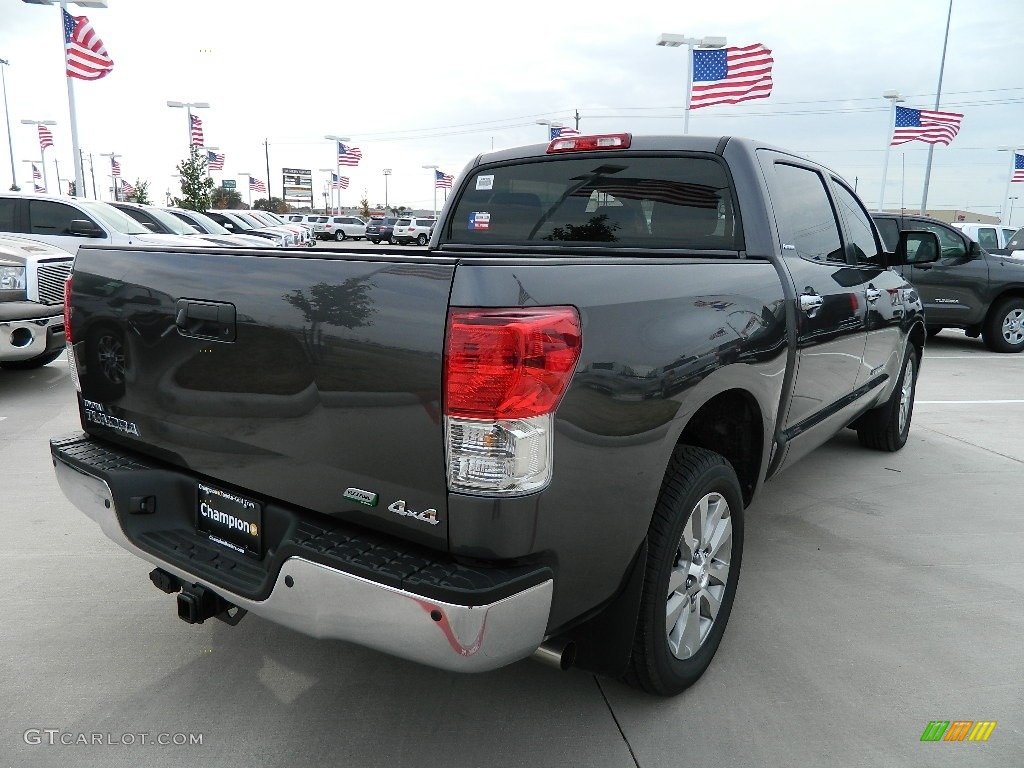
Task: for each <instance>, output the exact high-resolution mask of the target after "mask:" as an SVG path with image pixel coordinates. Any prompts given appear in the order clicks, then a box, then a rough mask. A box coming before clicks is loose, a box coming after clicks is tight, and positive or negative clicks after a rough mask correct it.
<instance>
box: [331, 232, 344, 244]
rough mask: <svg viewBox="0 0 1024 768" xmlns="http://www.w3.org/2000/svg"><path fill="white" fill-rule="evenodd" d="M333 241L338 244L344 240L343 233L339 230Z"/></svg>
mask: <svg viewBox="0 0 1024 768" xmlns="http://www.w3.org/2000/svg"><path fill="white" fill-rule="evenodd" d="M334 239H335V240H337V241H338V242H339V243H340V242H341V241H342V240H344V239H345V233H344V232H343V231H342V230H340V229H339V230H338V231H337V232H335V233H334Z"/></svg>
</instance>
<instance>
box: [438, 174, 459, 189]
mask: <svg viewBox="0 0 1024 768" xmlns="http://www.w3.org/2000/svg"><path fill="white" fill-rule="evenodd" d="M454 180H455V177H454V176H452V175H451V174H450V173H443V172H441V171H436V170H435V171H434V189H451V188H452V182H453V181H454Z"/></svg>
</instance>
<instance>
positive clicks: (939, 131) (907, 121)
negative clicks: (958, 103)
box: [889, 107, 964, 146]
mask: <svg viewBox="0 0 1024 768" xmlns="http://www.w3.org/2000/svg"><path fill="white" fill-rule="evenodd" d="M963 119H964V116H963V115H961V114H960V113H959V112H936V111H934V110H931V109H908V108H907V107H896V125H895V126H894V127H893V130H892V141H891V142H890V144H889V146H895V145H896V144H905V143H907V142H908V141H923V142H925V143H926V144H945V145H947V146H948V145H949V142H951V141H952V140H953V137H954V136H956V134H957V131H959V130H960V121H961V120H963Z"/></svg>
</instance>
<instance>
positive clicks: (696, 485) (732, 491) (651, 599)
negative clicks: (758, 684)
mask: <svg viewBox="0 0 1024 768" xmlns="http://www.w3.org/2000/svg"><path fill="white" fill-rule="evenodd" d="M647 547H648V557H647V566H646V574H645V580H644V588H643V595H642V597H641V602H640V615H639V617H638V618H637V626H636V634H635V636H634V639H633V654H632V657H631V659H630V666H629V669H628V671H627V673H626V677H625V680H626V682H627V683H629V684H630V685H633V686H634V687H637V688H641V689H643V690H645V691H647V692H648V693H654V694H659V695H661V696H675V695H676V694H678V693H680V692H682V691H684V690H685V689H686V688H689V687H690V686H691V685H693V684H694V683H695V682H697V680H698V679H699V678H700V676H701V675H702V674H704V671H705V670H706V669H707V668H708V665H709V664H711V659H712V658H714V655H715V652H716V651H717V650H718V646H719V644H720V643H721V642H722V636H723V635H724V634H725V627H726V624H727V623H728V621H729V614H730V612H731V611H732V604H733V600H734V599H735V597H736V585H737V583H738V582H739V576H740V563H741V560H742V557H743V496H742V494H741V493H740V484H739V480H738V479H737V477H736V472H735V471H734V470H733V468H732V465H731V464H729V462H728V461H726V460H725V458H723V457H722V456H720V455H719V454H717V453H713V452H712V451H708V450H705V449H703V448H694V447H691V446H680V447H678V448H677V449H676V450H675V453H674V454H673V455H672V461H671V462H670V463H669V467H668V471H667V472H666V474H665V480H664V482H663V483H662V488H661V495H660V496H659V498H658V503H657V506H656V507H655V510H654V516H653V518H652V519H651V526H650V529H649V530H648V534H647Z"/></svg>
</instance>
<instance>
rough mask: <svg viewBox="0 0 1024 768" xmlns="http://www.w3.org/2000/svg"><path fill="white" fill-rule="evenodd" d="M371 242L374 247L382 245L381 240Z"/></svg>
mask: <svg viewBox="0 0 1024 768" xmlns="http://www.w3.org/2000/svg"><path fill="white" fill-rule="evenodd" d="M370 242H371V243H373V244H374V245H380V240H371V241H370Z"/></svg>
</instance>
